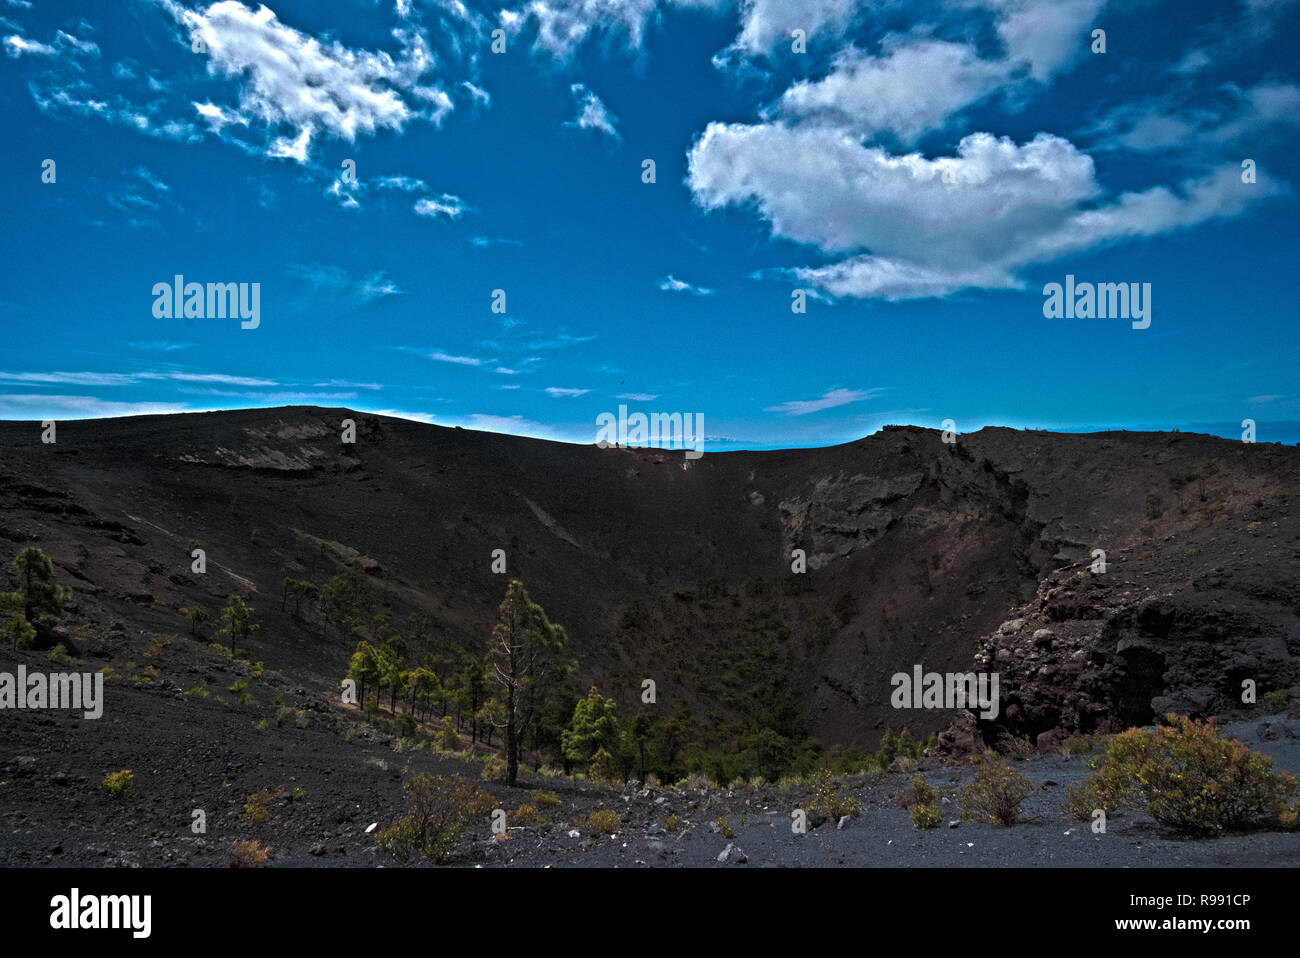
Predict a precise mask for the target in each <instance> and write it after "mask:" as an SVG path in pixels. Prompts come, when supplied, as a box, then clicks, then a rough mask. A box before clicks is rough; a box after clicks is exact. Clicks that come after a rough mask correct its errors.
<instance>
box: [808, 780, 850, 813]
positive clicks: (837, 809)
mask: <svg viewBox="0 0 1300 958" xmlns="http://www.w3.org/2000/svg"><path fill="white" fill-rule="evenodd" d="M808 811H810V812H820V813H821V814H823V815H825V816H826V817H827V818H834V819H840V818H842V817H843V816H845V815H857V814H859V813H860V812H861V811H862V803H861V802H860V801H858V799H857V798H855V797H854V796H852V795H850V794H849V793H848V792H846V791H844V790H843V789H842V788H840V787H839V786H838V785H837V784H836V783H835V780H834V779H832V778H831V773H830V772H829V771H827V770H826V769H822V770H821V771H819V772H818V773H817V774H816V775H814V776H813V797H812V801H811V802H809V803H808Z"/></svg>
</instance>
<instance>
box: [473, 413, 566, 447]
mask: <svg viewBox="0 0 1300 958" xmlns="http://www.w3.org/2000/svg"><path fill="white" fill-rule="evenodd" d="M465 425H466V428H469V429H481V430H483V431H484V432H498V433H505V434H506V435H509V436H527V437H529V438H531V439H553V440H557V441H563V440H562V439H561V437H560V435H559V434H558V433H557V432H556V431H555V430H554V429H553V428H552V427H550V426H545V425H543V424H542V423H540V422H534V421H533V420H531V419H525V418H524V417H523V416H518V415H515V416H495V415H491V414H488V413H474V414H473V415H472V416H470V417H469V418H468V419H466V420H465Z"/></svg>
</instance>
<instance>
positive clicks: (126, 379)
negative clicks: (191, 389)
mask: <svg viewBox="0 0 1300 958" xmlns="http://www.w3.org/2000/svg"><path fill="white" fill-rule="evenodd" d="M146 381H153V382H163V381H170V382H183V383H220V384H223V385H227V386H278V385H279V383H277V382H276V381H275V380H274V379H258V378H255V377H251V376H231V375H228V374H226V373H187V372H176V371H171V372H154V371H147V372H138V373H92V372H51V373H38V372H22V373H10V372H0V382H14V383H35V384H42V385H54V386H133V385H137V384H139V383H141V382H146Z"/></svg>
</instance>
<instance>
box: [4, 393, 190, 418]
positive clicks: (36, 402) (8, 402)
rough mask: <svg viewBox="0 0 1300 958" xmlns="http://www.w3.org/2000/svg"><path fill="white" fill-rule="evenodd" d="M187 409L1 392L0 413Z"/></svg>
mask: <svg viewBox="0 0 1300 958" xmlns="http://www.w3.org/2000/svg"><path fill="white" fill-rule="evenodd" d="M188 410H189V407H188V406H186V405H184V404H182V403H160V402H114V401H111V400H106V399H100V398H99V397H98V396H50V395H45V394H40V393H37V394H23V393H7V394H6V393H0V416H2V417H3V418H6V419H24V418H29V417H30V418H32V419H45V418H56V419H104V418H106V417H110V416H149V415H155V414H157V413H173V412H186V411H188Z"/></svg>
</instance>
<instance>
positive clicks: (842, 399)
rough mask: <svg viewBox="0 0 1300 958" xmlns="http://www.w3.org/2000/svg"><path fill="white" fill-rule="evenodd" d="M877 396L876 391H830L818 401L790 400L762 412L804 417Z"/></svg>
mask: <svg viewBox="0 0 1300 958" xmlns="http://www.w3.org/2000/svg"><path fill="white" fill-rule="evenodd" d="M878 394H879V390H876V389H872V390H862V389H832V390H830V391H829V392H825V393H822V395H821V397H820V398H819V399H792V400H790V401H789V402H783V403H781V404H780V405H779V406H768V407H767V408H766V409H764V410H763V411H764V412H779V413H785V414H786V415H787V416H806V415H808V414H809V413H814V412H821V411H822V410H823V409H834V408H835V407H836V406H846V405H848V404H849V403H855V402H861V401H862V400H864V399H873V398H874V397H875V396H876V395H878Z"/></svg>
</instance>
